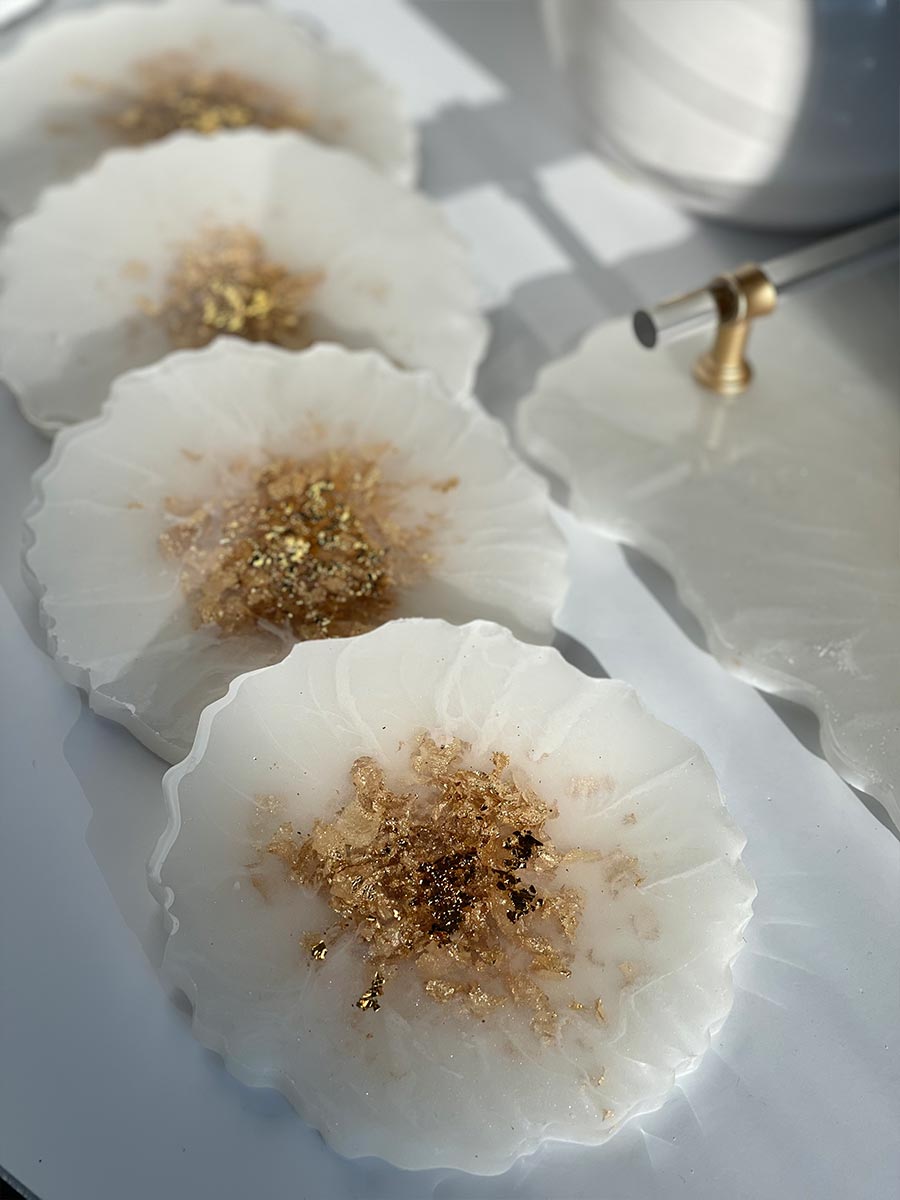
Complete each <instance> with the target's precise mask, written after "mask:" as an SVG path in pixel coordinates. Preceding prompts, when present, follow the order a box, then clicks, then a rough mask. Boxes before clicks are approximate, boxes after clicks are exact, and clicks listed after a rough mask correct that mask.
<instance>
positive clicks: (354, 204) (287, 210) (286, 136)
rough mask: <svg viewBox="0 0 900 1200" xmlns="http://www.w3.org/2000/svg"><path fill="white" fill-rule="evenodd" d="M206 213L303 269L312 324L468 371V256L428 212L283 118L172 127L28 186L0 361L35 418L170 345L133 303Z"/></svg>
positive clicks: (9, 271)
mask: <svg viewBox="0 0 900 1200" xmlns="http://www.w3.org/2000/svg"><path fill="white" fill-rule="evenodd" d="M214 228H228V229H234V228H243V229H247V230H249V231H251V232H252V233H253V234H255V235H257V236H258V237H259V238H260V240H261V242H262V246H263V251H264V254H265V257H266V259H268V260H269V261H271V262H273V263H275V264H277V265H278V266H280V267H283V268H284V269H286V270H287V271H289V272H291V273H292V274H303V273H306V272H320V273H321V275H322V279H321V282H320V283H319V284H318V286H317V287H316V289H315V291H314V293H313V297H312V306H311V311H310V314H309V316H308V318H307V319H306V320H307V330H308V333H309V336H310V337H311V338H312V339H313V340H330V341H338V342H341V343H342V344H344V345H348V346H351V347H353V348H360V349H368V348H373V349H378V350H381V351H382V352H383V353H384V354H386V355H387V356H388V357H389V358H391V359H392V360H393V361H395V362H397V363H398V364H401V365H403V366H405V367H410V368H418V367H422V368H427V369H429V370H431V371H433V372H434V373H435V374H436V375H437V376H438V377H439V378H440V379H441V381H442V382H443V383H444V385H445V386H446V387H447V388H448V389H449V390H450V391H452V392H457V391H460V390H465V389H466V388H467V387H468V386H469V385H470V384H471V382H472V379H473V376H474V373H475V368H476V366H477V364H478V362H479V360H480V358H481V355H482V353H483V350H484V347H485V344H486V341H487V329H486V326H485V324H484V321H483V320H482V318H481V316H480V315H479V313H478V302H477V297H476V291H475V283H474V280H473V277H472V274H471V270H470V265H469V260H468V256H467V254H466V252H465V250H464V248H463V246H462V245H461V243H460V242H459V240H458V239H457V237H456V235H455V234H454V233H453V232H452V231H451V229H450V227H449V225H448V224H447V222H446V220H445V219H444V217H443V215H442V214H441V212H440V211H439V210H438V209H437V208H436V207H435V206H434V205H433V204H431V203H430V202H429V201H428V200H426V199H424V198H423V197H422V196H418V195H415V194H413V193H412V192H409V191H407V190H406V189H405V188H402V187H399V186H398V185H397V184H394V183H391V182H390V181H389V180H387V179H385V178H384V176H382V175H379V174H378V173H377V172H376V171H374V170H373V169H372V168H371V167H368V166H367V165H366V164H365V163H363V162H361V161H360V160H359V159H358V158H355V157H353V156H352V155H350V154H347V153H346V152H344V151H340V150H334V149H331V148H329V147H325V146H322V145H320V144H319V143H317V142H315V141H313V140H312V139H310V138H307V137H304V136H303V135H302V134H298V133H288V132H278V133H265V132H260V131H258V130H246V131H237V132H233V133H220V134H216V135H214V136H210V137H204V136H202V135H200V134H193V133H183V134H178V135H176V136H174V137H171V138H168V139H166V140H165V141H162V142H158V143H156V144H154V145H150V146H146V147H142V148H140V149H129V150H116V151H112V152H110V154H108V155H107V156H106V157H105V158H104V159H103V160H102V161H101V162H100V163H99V164H98V166H96V167H95V168H94V169H93V170H91V171H89V172H88V173H87V174H85V175H82V176H81V177H80V178H79V179H77V180H76V181H75V182H73V183H68V184H62V185H60V186H59V187H55V188H52V189H50V190H48V192H47V193H45V195H44V197H43V199H42V201H41V203H40V204H39V206H38V208H37V209H36V210H35V212H34V213H33V214H32V215H30V216H28V217H25V218H23V219H22V220H21V221H18V222H16V223H15V224H13V225H12V226H11V227H10V230H9V232H8V235H7V238H6V241H5V242H4V244H3V247H2V249H0V376H2V377H3V378H4V379H5V380H6V382H7V383H8V384H9V385H10V387H11V388H12V390H13V391H14V392H15V393H16V395H17V397H18V400H19V403H20V405H21V408H22V411H23V412H24V414H25V416H26V417H27V418H28V420H29V421H31V422H32V423H33V424H35V425H37V426H38V427H39V428H41V429H44V430H46V431H51V430H54V429H56V428H59V427H60V426H62V425H67V424H72V423H74V422H76V421H82V420H85V419H86V418H87V417H91V416H94V415H96V413H97V412H99V410H100V405H101V404H102V402H103V400H104V399H105V398H106V394H107V392H108V390H109V385H110V383H111V382H112V380H113V379H114V378H115V377H116V376H117V375H119V374H121V373H122V372H123V371H125V370H128V369H130V368H132V367H138V366H144V365H146V364H148V363H152V362H155V361H157V360H158V359H160V358H162V357H163V356H164V355H165V354H166V353H167V352H168V351H170V350H171V349H172V348H173V347H172V344H171V341H170V338H169V336H168V334H167V332H166V329H165V327H164V324H163V322H162V321H161V320H160V319H159V318H158V317H155V316H152V315H148V313H149V312H152V311H153V310H154V309H155V308H157V307H159V306H160V305H161V304H162V303H163V302H164V300H165V297H166V296H167V294H168V286H169V285H168V280H169V277H170V275H171V272H172V270H173V266H174V263H175V262H176V260H177V258H178V255H179V252H180V250H181V249H182V248H183V247H184V246H185V245H186V244H189V243H191V242H192V241H194V240H196V239H197V238H198V237H200V236H202V235H203V234H204V232H206V231H209V230H210V229H214Z"/></svg>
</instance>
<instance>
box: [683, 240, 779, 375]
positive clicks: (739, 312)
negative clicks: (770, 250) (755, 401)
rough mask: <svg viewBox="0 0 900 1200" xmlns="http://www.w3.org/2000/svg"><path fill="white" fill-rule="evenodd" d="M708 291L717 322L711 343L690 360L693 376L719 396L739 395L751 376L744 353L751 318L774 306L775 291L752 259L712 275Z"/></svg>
mask: <svg viewBox="0 0 900 1200" xmlns="http://www.w3.org/2000/svg"><path fill="white" fill-rule="evenodd" d="M709 291H710V293H711V294H712V297H713V299H714V300H715V303H716V308H717V309H718V313H719V326H718V328H717V330H716V336H715V340H714V341H713V344H712V346H711V347H710V349H709V350H707V352H706V353H705V354H701V355H700V357H699V358H698V359H697V361H696V363H695V364H694V378H695V379H696V380H697V382H698V383H699V384H701V385H702V386H703V387H705V388H708V389H709V391H711V392H715V393H716V394H717V395H719V396H739V395H740V394H741V392H744V391H746V389H747V387H748V386H749V384H750V380H751V379H752V378H753V369H752V368H751V366H750V364H749V363H748V362H747V359H746V357H745V350H746V347H747V339H748V337H749V336H750V328H751V326H752V324H753V320H754V318H756V317H763V316H765V315H766V314H767V313H770V312H771V311H772V310H773V309H774V307H775V305H776V303H777V300H778V293H777V291H776V289H775V285H774V284H773V283H772V281H771V280H770V279H769V277H768V275H766V273H765V272H764V271H763V270H762V268H761V267H758V266H757V265H756V264H755V263H747V264H746V265H745V266H743V267H738V268H737V270H736V271H733V272H732V273H731V274H728V275H721V276H719V277H718V278H717V279H714V280H713V281H712V283H711V284H710V285H709Z"/></svg>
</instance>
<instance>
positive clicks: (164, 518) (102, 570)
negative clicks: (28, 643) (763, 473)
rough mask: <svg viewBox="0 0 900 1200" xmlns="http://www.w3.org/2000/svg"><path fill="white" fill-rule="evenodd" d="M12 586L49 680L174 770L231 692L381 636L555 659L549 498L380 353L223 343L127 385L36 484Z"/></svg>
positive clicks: (495, 435) (68, 441)
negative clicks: (358, 638) (297, 649)
mask: <svg viewBox="0 0 900 1200" xmlns="http://www.w3.org/2000/svg"><path fill="white" fill-rule="evenodd" d="M35 493H36V499H35V501H34V503H33V504H32V507H31V508H30V510H29V512H28V514H27V549H26V560H25V561H26V577H27V579H28V581H29V583H30V585H31V587H32V589H33V590H34V592H35V594H36V595H37V596H38V597H39V598H40V606H41V620H42V623H43V624H44V626H45V628H46V630H47V636H48V642H49V647H50V650H51V653H52V654H53V655H54V657H55V658H56V660H57V663H58V665H59V667H60V670H61V671H62V673H63V675H64V676H65V677H66V678H67V679H68V680H70V682H73V683H76V684H78V685H79V686H80V687H83V688H84V689H85V690H86V691H87V692H88V693H89V696H90V702H91V705H92V707H93V708H94V709H96V711H97V712H99V713H101V714H102V715H104V716H107V717H110V718H112V719H113V720H116V721H120V722H121V723H122V724H124V725H126V726H127V728H129V729H130V730H131V731H132V732H133V733H134V734H135V735H136V736H137V737H138V738H140V740H141V741H142V742H144V743H145V744H146V745H147V746H149V747H150V748H151V749H152V750H154V751H156V752H157V753H158V754H160V755H162V756H163V757H164V758H167V759H169V761H172V762H174V761H176V760H177V759H179V758H181V757H182V756H183V755H184V754H185V753H186V752H187V750H188V748H189V747H190V744H191V742H192V741H193V738H194V733H195V731H196V727H197V718H198V717H199V714H200V711H201V709H202V708H203V707H204V706H205V705H206V704H208V703H209V702H210V701H211V700H214V699H216V698H217V697H219V696H221V695H222V694H223V693H224V692H225V689H226V688H227V687H228V684H229V682H230V681H231V680H232V679H233V678H234V676H235V675H238V674H240V673H241V672H243V671H247V670H250V669H252V668H254V667H259V666H263V665H265V664H267V663H271V662H276V661H277V660H279V659H280V658H282V657H283V656H284V655H285V654H286V653H287V651H288V650H289V649H290V647H291V646H292V645H293V644H294V642H295V641H298V640H305V639H307V638H316V637H329V636H335V635H337V636H343V635H346V634H354V633H357V632H359V631H362V630H364V629H367V628H372V627H373V626H374V625H377V624H380V623H381V622H383V621H385V620H388V619H389V618H391V617H395V616H439V617H444V618H446V619H447V620H451V621H457V622H463V621H468V620H472V619H473V618H474V617H479V616H484V617H490V618H491V619H495V620H499V621H502V622H503V623H504V624H506V625H508V626H509V627H510V628H512V629H514V630H516V632H517V633H519V634H521V636H523V637H525V638H528V639H533V640H536V641H549V640H550V638H551V637H552V635H553V620H552V619H553V614H554V611H555V610H556V608H557V606H558V605H559V604H560V603H561V601H562V597H563V592H564V590H565V585H566V572H565V547H564V542H563V539H562V535H561V534H560V533H559V531H558V530H557V528H556V526H555V524H554V522H553V520H552V518H551V516H550V504H549V497H548V494H547V486H546V484H545V483H544V481H543V480H542V479H541V478H540V477H539V476H538V475H536V474H535V473H534V472H533V471H531V470H530V469H529V468H528V467H526V466H525V465H524V464H523V463H522V462H521V461H520V460H519V459H518V458H517V457H516V456H515V455H514V454H513V452H512V450H511V449H510V447H509V444H508V439H507V435H506V433H505V431H504V430H503V428H502V426H501V425H499V424H498V423H497V422H496V421H494V420H493V419H491V418H490V417H488V416H487V415H485V413H484V412H483V411H482V410H481V408H480V407H479V406H478V405H477V404H475V403H469V404H467V405H462V404H459V403H458V402H457V401H456V400H455V399H452V398H450V397H448V396H447V395H446V394H445V393H444V392H442V390H441V388H440V387H439V385H438V384H437V383H436V382H435V381H434V380H433V379H432V378H431V377H430V376H428V375H426V374H424V373H419V374H411V373H408V372H402V371H398V370H396V368H394V367H391V366H390V365H389V364H388V363H387V362H386V361H385V360H384V359H383V358H381V357H380V356H378V355H376V354H372V353H359V352H357V353H351V352H349V351H346V350H342V349H340V348H338V347H335V346H318V347H315V348H314V349H312V350H310V351H307V352H306V353H303V354H295V353H291V352H289V351H285V350H279V349H276V348H275V347H272V346H252V345H249V344H248V343H246V342H242V341H239V340H237V339H234V338H223V339H220V340H219V341H218V342H216V343H215V344H214V345H213V346H210V347H209V348H208V349H206V350H202V351H196V352H190V353H184V354H177V355H173V356H171V357H170V358H168V359H166V360H165V361H163V362H162V363H160V364H158V365H157V366H155V367H152V368H148V369H145V370H143V371H135V372H133V373H131V374H129V375H126V376H124V377H122V378H121V379H119V380H118V381H117V383H116V385H115V387H114V388H113V393H112V397H111V399H110V400H109V402H108V403H107V404H106V406H105V407H104V410H103V414H102V416H100V417H99V418H97V419H95V420H94V421H91V422H86V423H85V424H83V425H80V426H78V427H76V428H74V429H70V430H66V431H65V432H63V433H61V434H60V435H59V437H58V438H57V440H56V442H55V443H54V447H53V453H52V454H51V456H50V459H49V461H48V462H47V464H46V465H45V466H43V467H42V468H41V469H40V471H39V472H38V473H37V475H36V477H35Z"/></svg>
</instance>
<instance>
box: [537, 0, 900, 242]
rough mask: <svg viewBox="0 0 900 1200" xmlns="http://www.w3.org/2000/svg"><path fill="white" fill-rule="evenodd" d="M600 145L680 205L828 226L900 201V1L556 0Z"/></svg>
mask: <svg viewBox="0 0 900 1200" xmlns="http://www.w3.org/2000/svg"><path fill="white" fill-rule="evenodd" d="M543 11H544V21H545V28H546V32H547V37H548V40H549V42H550V46H551V50H552V52H553V56H554V58H555V60H556V62H557V64H558V65H559V66H560V68H561V69H562V71H563V74H564V77H565V79H566V81H567V83H568V85H569V88H570V90H571V92H572V94H573V96H574V100H575V104H576V108H577V111H578V115H579V117H580V120H581V123H582V126H583V128H584V130H585V133H586V135H587V137H588V138H589V140H590V141H591V142H592V144H593V145H594V147H595V148H596V149H597V150H598V151H599V152H600V153H601V154H602V155H603V156H605V157H606V158H608V159H610V160H611V161H613V162H616V163H618V164H620V165H622V166H624V167H626V168H628V169H629V170H630V171H631V172H633V173H635V174H637V175H638V176H639V177H641V178H643V179H644V180H645V181H647V182H649V183H652V184H654V185H656V186H657V187H658V188H661V189H662V190H663V191H664V192H666V193H667V194H668V195H669V197H670V198H671V199H672V200H674V201H675V202H676V203H678V204H680V205H682V206H683V207H686V208H690V209H695V210H697V211H698V212H701V213H705V214H708V215H711V216H715V217H720V218H723V219H726V220H728V221H733V222H735V223H737V224H742V225H749V226H754V227H763V228H770V229H784V230H788V229H795V230H800V229H826V228H829V227H835V226H838V225H842V224H847V223H848V222H851V221H857V220H862V219H864V218H866V217H870V216H874V215H876V214H878V213H881V212H887V211H889V210H891V209H894V208H896V206H897V199H898V195H897V193H898V166H900V164H898V141H900V122H898V104H897V96H898V82H900V68H898V64H900V57H898V31H900V20H898V14H900V4H898V0H716V2H715V3H711V2H710V0H678V2H677V3H673V2H672V0H605V2H604V3H602V4H601V3H597V2H596V0H543Z"/></svg>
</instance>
